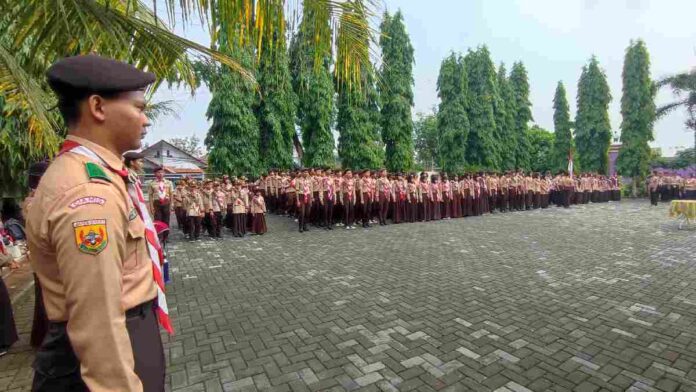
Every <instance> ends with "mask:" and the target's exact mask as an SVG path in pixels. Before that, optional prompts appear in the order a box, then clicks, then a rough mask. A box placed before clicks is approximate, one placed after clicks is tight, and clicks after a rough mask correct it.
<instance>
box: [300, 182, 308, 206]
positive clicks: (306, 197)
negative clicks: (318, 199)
mask: <svg viewBox="0 0 696 392" xmlns="http://www.w3.org/2000/svg"><path fill="white" fill-rule="evenodd" d="M308 182H309V181H307V180H305V181H302V193H304V203H305V204H309V196H310V194H309V193H310V192H309V185H308V184H307V183H308Z"/></svg>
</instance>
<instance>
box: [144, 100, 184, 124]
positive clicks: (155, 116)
mask: <svg viewBox="0 0 696 392" xmlns="http://www.w3.org/2000/svg"><path fill="white" fill-rule="evenodd" d="M179 110H181V106H180V105H179V104H178V103H177V102H176V101H174V100H166V101H159V102H148V104H147V106H146V107H145V115H147V118H148V119H150V121H151V122H157V121H158V120H159V119H161V118H163V117H168V116H172V117H174V118H176V119H179Z"/></svg>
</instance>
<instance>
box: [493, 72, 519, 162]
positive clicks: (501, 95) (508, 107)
mask: <svg viewBox="0 0 696 392" xmlns="http://www.w3.org/2000/svg"><path fill="white" fill-rule="evenodd" d="M494 109H495V118H496V126H497V127H498V145H499V146H500V147H499V148H498V150H499V152H500V169H502V170H512V169H514V168H515V148H516V146H517V141H516V140H515V133H514V130H515V110H514V109H515V99H514V96H513V94H512V88H511V87H510V80H509V79H508V77H507V71H506V69H505V64H502V63H501V64H500V67H498V99H497V100H496V105H495V107H494Z"/></svg>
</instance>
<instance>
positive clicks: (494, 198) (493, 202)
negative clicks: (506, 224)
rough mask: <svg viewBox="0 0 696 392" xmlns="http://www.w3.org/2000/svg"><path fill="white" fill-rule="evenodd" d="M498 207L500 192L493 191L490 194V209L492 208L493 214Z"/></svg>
mask: <svg viewBox="0 0 696 392" xmlns="http://www.w3.org/2000/svg"><path fill="white" fill-rule="evenodd" d="M496 208H498V192H497V191H491V192H490V193H489V194H488V209H489V210H490V212H491V214H494V213H495V209H496Z"/></svg>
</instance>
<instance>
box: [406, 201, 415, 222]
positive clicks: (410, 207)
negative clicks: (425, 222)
mask: <svg viewBox="0 0 696 392" xmlns="http://www.w3.org/2000/svg"><path fill="white" fill-rule="evenodd" d="M405 218H406V219H405V220H406V222H409V223H413V222H416V220H417V219H418V199H417V198H416V195H411V197H409V198H408V200H406V217H405Z"/></svg>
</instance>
